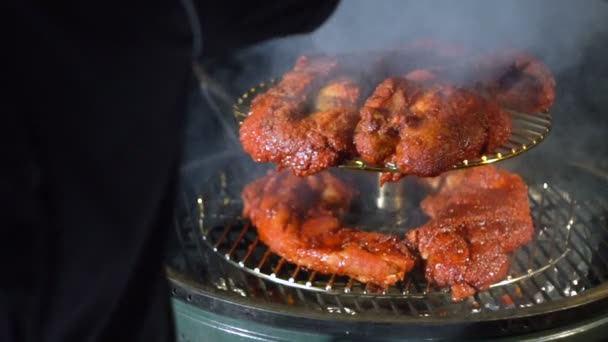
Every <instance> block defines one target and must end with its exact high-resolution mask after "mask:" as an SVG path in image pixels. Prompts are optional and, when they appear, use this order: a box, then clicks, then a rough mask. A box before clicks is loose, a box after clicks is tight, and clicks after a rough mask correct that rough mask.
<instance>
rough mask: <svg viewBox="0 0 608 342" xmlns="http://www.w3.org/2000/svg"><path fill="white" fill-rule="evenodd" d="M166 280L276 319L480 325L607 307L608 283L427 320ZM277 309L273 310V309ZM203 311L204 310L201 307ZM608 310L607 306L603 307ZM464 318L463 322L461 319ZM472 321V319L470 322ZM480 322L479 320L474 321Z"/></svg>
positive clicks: (177, 277)
mask: <svg viewBox="0 0 608 342" xmlns="http://www.w3.org/2000/svg"><path fill="white" fill-rule="evenodd" d="M166 272H167V277H168V278H169V280H170V282H171V283H172V284H176V285H177V286H179V287H181V288H183V289H185V290H186V291H188V292H191V294H196V295H199V296H204V297H209V298H211V299H217V300H220V301H222V302H225V303H229V304H232V305H237V306H240V307H245V308H248V309H254V310H260V311H265V312H270V313H274V314H277V315H287V316H293V318H309V319H319V318H320V317H319V316H324V319H326V318H325V317H331V318H332V319H333V320H334V321H356V322H366V323H392V324H395V323H397V324H417V325H420V324H422V325H425V324H431V325H433V324H445V323H472V322H476V323H481V322H492V321H494V322H496V321H504V320H510V319H523V318H534V317H540V316H546V315H552V314H555V313H557V312H562V311H567V310H576V309H578V308H581V307H584V306H587V305H591V304H594V303H603V302H606V303H605V304H608V282H605V283H602V284H599V285H598V286H596V287H594V288H591V289H587V290H585V295H577V296H571V297H567V298H562V299H560V300H558V301H550V302H544V303H541V304H538V305H534V306H531V307H524V308H517V309H516V310H513V311H512V313H513V315H509V316H505V315H504V312H505V311H504V310H501V311H498V312H482V313H477V314H472V315H467V316H460V317H455V316H445V317H442V316H436V315H431V316H428V317H413V316H393V315H374V314H373V313H371V312H370V313H368V312H362V313H358V314H356V315H337V314H332V313H328V312H324V311H313V310H310V309H308V308H304V307H297V306H289V305H285V304H277V303H272V302H265V303H260V305H257V301H256V300H251V299H250V298H249V297H244V298H247V299H244V298H243V297H240V296H237V295H236V294H232V293H230V292H224V291H217V290H214V289H213V288H212V287H211V286H206V285H201V284H200V283H199V282H197V281H196V280H194V279H192V278H190V277H188V276H187V275H185V274H181V273H179V272H178V271H176V270H175V269H173V268H172V267H171V266H166ZM273 307H274V308H276V309H273ZM202 308H203V309H205V308H204V307H202ZM606 308H607V309H608V306H606ZM463 318H464V319H463ZM471 318H474V319H471ZM475 318H479V319H475Z"/></svg>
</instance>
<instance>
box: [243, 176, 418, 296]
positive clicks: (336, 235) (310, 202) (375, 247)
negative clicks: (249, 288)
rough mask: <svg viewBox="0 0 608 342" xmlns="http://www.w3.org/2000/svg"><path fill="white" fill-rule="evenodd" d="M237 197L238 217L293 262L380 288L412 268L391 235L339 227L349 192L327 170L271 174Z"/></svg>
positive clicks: (410, 258)
mask: <svg viewBox="0 0 608 342" xmlns="http://www.w3.org/2000/svg"><path fill="white" fill-rule="evenodd" d="M242 196H243V200H244V210H243V215H244V216H245V217H248V218H249V219H251V221H252V223H253V224H254V225H255V226H256V227H257V230H258V235H259V237H260V239H261V240H262V241H263V242H264V243H265V244H266V245H268V247H269V248H270V249H271V250H272V251H273V252H275V253H276V254H278V255H280V256H282V257H284V258H285V259H287V260H288V261H290V262H292V263H295V264H298V265H301V266H303V267H306V268H308V269H311V270H315V271H318V272H322V273H329V274H333V273H336V274H338V275H346V276H350V277H352V278H354V279H356V280H358V281H360V282H363V283H368V282H369V283H373V284H376V285H379V286H381V287H388V286H390V285H392V284H394V283H395V282H397V281H399V280H401V279H403V277H404V276H405V274H406V273H407V272H409V271H410V270H411V269H412V267H413V266H414V258H413V256H412V255H411V254H410V252H409V250H408V248H407V246H406V245H405V244H404V242H403V241H402V240H401V239H398V238H397V237H396V236H389V235H385V234H380V233H373V232H364V231H359V230H356V229H352V228H346V227H343V226H342V225H341V223H340V220H339V219H340V217H341V216H342V215H343V214H344V213H345V212H346V211H347V210H348V207H349V205H350V201H351V198H352V196H353V193H352V191H351V189H350V188H348V187H347V186H346V184H344V183H343V182H342V181H341V180H339V179H338V178H336V177H334V176H332V175H331V174H330V173H327V172H323V173H319V174H316V175H312V176H309V177H304V178H299V177H296V176H294V175H292V174H291V173H289V172H282V173H273V174H271V175H268V176H266V177H263V178H261V179H259V180H257V181H254V182H252V183H250V184H249V185H247V186H246V187H245V189H244V190H243V194H242Z"/></svg>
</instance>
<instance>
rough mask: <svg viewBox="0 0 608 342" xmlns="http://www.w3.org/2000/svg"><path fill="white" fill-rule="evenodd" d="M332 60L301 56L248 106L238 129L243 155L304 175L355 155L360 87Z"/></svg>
mask: <svg viewBox="0 0 608 342" xmlns="http://www.w3.org/2000/svg"><path fill="white" fill-rule="evenodd" d="M339 69H340V67H339V65H338V64H337V62H336V61H335V59H332V58H326V57H315V58H308V57H300V58H299V59H298V61H297V63H296V66H295V68H294V70H293V71H290V72H287V73H286V74H285V75H284V76H283V79H282V81H281V82H280V83H279V84H278V85H277V86H275V87H273V88H271V89H269V90H268V91H267V92H266V93H264V94H260V95H258V96H257V97H256V98H255V99H254V100H253V102H252V105H251V108H250V113H249V116H248V117H247V118H246V119H245V121H244V122H243V124H242V125H241V128H240V132H239V133H240V140H241V144H242V146H243V149H244V150H245V152H247V153H248V154H250V155H251V156H252V158H253V159H254V160H255V161H258V162H274V163H276V164H277V165H278V167H279V169H283V168H290V169H291V170H292V171H293V172H294V174H296V175H299V176H306V175H310V174H313V173H316V172H319V171H321V170H323V169H325V168H327V167H330V166H334V165H336V164H338V162H339V161H340V160H342V159H344V158H347V157H350V156H352V154H353V153H354V145H353V140H352V136H353V131H354V129H355V126H356V124H357V122H358V121H359V114H358V107H357V106H358V101H359V96H360V90H359V87H358V86H357V85H356V83H355V81H354V80H352V79H350V78H346V77H342V76H340V73H339Z"/></svg>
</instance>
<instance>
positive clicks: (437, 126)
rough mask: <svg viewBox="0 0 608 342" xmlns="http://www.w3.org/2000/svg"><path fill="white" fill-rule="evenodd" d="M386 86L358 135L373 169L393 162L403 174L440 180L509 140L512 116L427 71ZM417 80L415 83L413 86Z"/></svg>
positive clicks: (364, 112) (364, 114) (365, 113)
mask: <svg viewBox="0 0 608 342" xmlns="http://www.w3.org/2000/svg"><path fill="white" fill-rule="evenodd" d="M408 77H409V79H406V78H390V79H387V80H385V81H384V82H382V83H381V84H380V85H379V86H378V87H377V88H376V90H375V91H374V93H373V94H372V96H371V97H370V98H368V99H367V101H366V102H365V105H364V107H363V108H362V109H361V121H360V122H359V124H358V125H357V128H356V131H355V145H356V147H357V151H358V152H359V155H360V156H361V157H362V158H363V159H364V160H365V161H367V162H370V163H374V164H386V163H389V162H390V163H394V164H395V165H396V166H397V167H398V168H399V170H400V172H401V174H394V175H388V176H386V177H385V179H384V180H398V179H399V178H401V177H403V176H404V175H409V174H411V175H418V176H437V175H439V174H440V173H442V172H444V171H447V170H450V169H451V167H452V166H453V165H454V164H456V163H458V162H461V161H462V160H465V159H472V158H476V157H479V156H480V155H481V154H482V153H484V152H486V151H491V150H493V149H495V148H496V147H498V146H500V145H501V144H502V143H504V141H505V140H506V139H507V138H508V137H509V135H510V132H511V122H510V117H509V114H508V113H506V112H504V111H503V110H501V109H500V108H499V107H498V106H496V105H494V104H492V103H490V102H488V101H486V100H485V99H484V98H483V97H481V96H478V95H476V94H475V93H473V92H470V91H468V90H465V89H462V88H458V87H455V86H452V85H449V84H445V83H441V82H430V83H429V82H427V81H428V80H431V79H433V76H432V74H430V73H428V72H423V71H421V72H419V73H418V74H415V75H412V74H410V75H408ZM412 79H415V80H414V81H412Z"/></svg>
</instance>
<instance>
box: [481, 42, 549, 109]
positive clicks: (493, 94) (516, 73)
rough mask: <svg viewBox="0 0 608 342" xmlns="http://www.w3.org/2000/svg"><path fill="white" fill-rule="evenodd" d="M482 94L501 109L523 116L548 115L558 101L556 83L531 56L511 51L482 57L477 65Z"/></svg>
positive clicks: (547, 70) (543, 65)
mask: <svg viewBox="0 0 608 342" xmlns="http://www.w3.org/2000/svg"><path fill="white" fill-rule="evenodd" d="M475 69H476V70H475V71H476V73H477V74H479V75H480V81H479V87H480V90H482V91H485V92H487V94H488V96H489V97H490V98H492V99H494V100H495V101H496V102H497V103H498V104H499V105H500V106H502V107H505V108H509V109H513V110H516V111H520V112H524V113H537V112H546V111H548V110H549V109H550V108H551V106H552V105H553V102H554V101H555V79H554V78H553V74H552V73H551V71H549V69H548V68H547V66H546V65H545V64H543V63H542V62H541V61H540V60H538V59H537V58H535V57H534V56H532V55H529V54H527V53H524V52H520V51H515V50H509V51H500V52H496V53H492V54H489V55H485V56H483V57H482V58H481V59H480V60H479V61H478V62H477V64H476V65H475Z"/></svg>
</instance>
